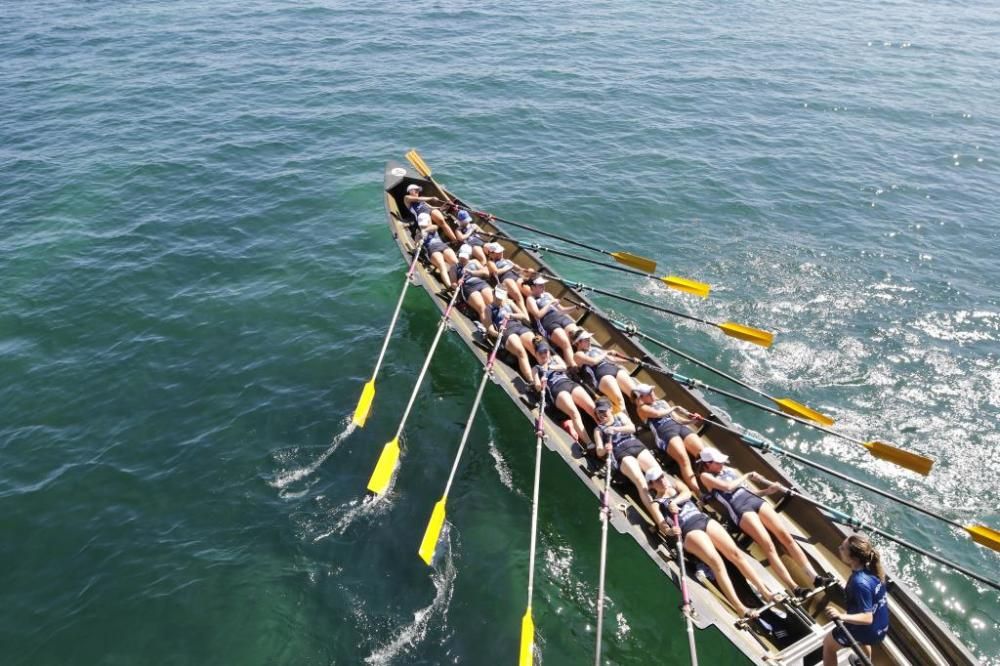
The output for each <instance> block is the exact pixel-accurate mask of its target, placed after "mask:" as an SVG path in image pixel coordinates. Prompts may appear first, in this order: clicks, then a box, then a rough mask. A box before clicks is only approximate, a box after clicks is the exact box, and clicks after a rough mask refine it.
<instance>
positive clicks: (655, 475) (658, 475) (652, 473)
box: [646, 467, 663, 483]
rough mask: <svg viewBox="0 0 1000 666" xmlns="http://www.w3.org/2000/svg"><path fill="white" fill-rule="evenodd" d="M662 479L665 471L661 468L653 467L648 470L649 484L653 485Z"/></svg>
mask: <svg viewBox="0 0 1000 666" xmlns="http://www.w3.org/2000/svg"><path fill="white" fill-rule="evenodd" d="M662 478H663V470H662V469H660V468H659V467H653V468H652V469H648V470H646V481H648V482H649V483H652V482H653V481H656V480H657V479H662Z"/></svg>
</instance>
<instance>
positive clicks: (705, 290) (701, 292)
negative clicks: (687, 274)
mask: <svg viewBox="0 0 1000 666" xmlns="http://www.w3.org/2000/svg"><path fill="white" fill-rule="evenodd" d="M660 280H661V281H662V282H663V283H664V284H665V285H667V286H668V287H670V288H671V289H676V290H677V291H685V292H687V293H689V294H694V295H695V296H701V297H702V298H708V294H709V292H710V291H712V287H711V285H707V284H705V283H704V282H698V281H696V280H689V279H687V278H682V277H677V276H676V275H664V276H663V277H661V278H660Z"/></svg>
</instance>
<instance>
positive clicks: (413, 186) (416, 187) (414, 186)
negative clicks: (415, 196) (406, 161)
mask: <svg viewBox="0 0 1000 666" xmlns="http://www.w3.org/2000/svg"><path fill="white" fill-rule="evenodd" d="M422 189H424V188H422V187H420V186H419V185H417V184H416V183H410V184H409V185H407V186H406V191H407V192H412V191H413V190H422Z"/></svg>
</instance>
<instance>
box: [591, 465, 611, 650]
mask: <svg viewBox="0 0 1000 666" xmlns="http://www.w3.org/2000/svg"><path fill="white" fill-rule="evenodd" d="M610 492H611V458H610V456H607V457H605V461H604V491H603V492H602V493H601V571H600V574H599V576H598V583H597V647H596V648H595V649H594V666H601V635H602V634H603V633H604V572H605V571H606V570H607V568H608V567H607V565H608V523H609V522H610V520H611V509H610V507H609V506H608V495H609V494H610Z"/></svg>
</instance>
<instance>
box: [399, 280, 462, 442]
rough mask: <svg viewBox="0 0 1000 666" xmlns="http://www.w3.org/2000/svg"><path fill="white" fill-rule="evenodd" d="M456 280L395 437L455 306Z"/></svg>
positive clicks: (415, 395) (458, 291)
mask: <svg viewBox="0 0 1000 666" xmlns="http://www.w3.org/2000/svg"><path fill="white" fill-rule="evenodd" d="M464 279H465V278H464V277H463V278H462V279H461V280H459V281H458V284H456V285H455V293H454V294H452V296H451V300H450V301H448V307H446V308H445V310H444V314H443V315H442V316H441V321H440V322H438V327H437V332H436V333H435V334H434V341H433V342H431V348H430V350H428V352H427V357H426V358H425V359H424V365H423V367H422V368H420V374H419V375H418V376H417V383H416V385H415V386H414V387H413V393H411V394H410V399H409V401H408V402H407V403H406V409H405V410H403V418H401V419H400V420H399V428H397V429H396V439H399V436H400V435H402V434H403V428H404V427H406V419H408V418H409V417H410V410H412V409H413V403H415V402H416V401H417V394H418V393H420V385H421V384H423V382H424V376H425V375H426V374H427V369H428V368H430V366H431V359H433V358H434V351H435V350H436V349H437V346H438V342H439V341H440V340H441V335H442V334H443V333H444V329H445V328H447V326H448V317H450V316H451V310H452V308H453V307H454V306H455V301H456V300H458V295H459V294H460V293H461V291H462V280H464Z"/></svg>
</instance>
